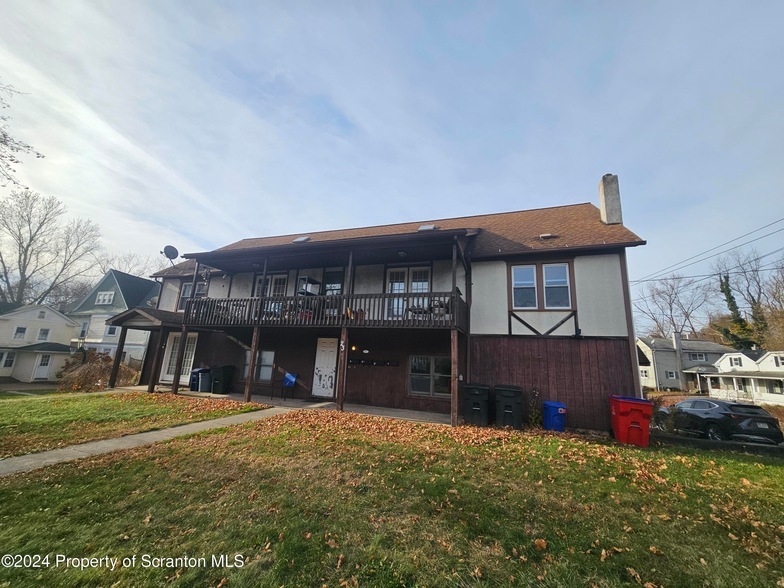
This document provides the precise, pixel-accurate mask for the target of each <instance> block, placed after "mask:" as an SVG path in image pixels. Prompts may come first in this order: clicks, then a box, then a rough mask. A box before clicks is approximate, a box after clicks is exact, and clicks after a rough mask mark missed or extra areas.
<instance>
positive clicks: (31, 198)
mask: <svg viewBox="0 0 784 588" xmlns="http://www.w3.org/2000/svg"><path fill="white" fill-rule="evenodd" d="M65 215H66V208H65V205H64V204H63V203H62V202H60V200H58V199H57V198H55V197H54V196H42V195H41V194H38V193H37V192H31V191H30V190H21V191H13V192H11V194H10V196H8V197H7V198H6V199H5V200H2V201H0V301H2V302H14V303H19V304H40V303H47V302H51V301H52V300H53V299H56V300H57V301H58V302H62V301H63V294H64V293H66V292H68V289H69V288H71V289H73V288H75V287H76V286H77V284H78V283H79V282H82V281H84V280H86V279H89V277H90V276H91V274H93V273H94V271H95V260H94V258H93V255H92V254H93V252H94V251H95V250H96V248H97V247H98V246H99V240H100V236H101V231H100V229H99V227H98V225H96V224H95V223H93V222H92V221H91V220H87V219H67V218H66V216H65ZM77 289H78V288H77Z"/></svg>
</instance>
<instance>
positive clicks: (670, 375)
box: [667, 371, 678, 380]
mask: <svg viewBox="0 0 784 588" xmlns="http://www.w3.org/2000/svg"><path fill="white" fill-rule="evenodd" d="M667 379H668V380H677V379H678V374H676V373H675V372H670V371H668V372H667Z"/></svg>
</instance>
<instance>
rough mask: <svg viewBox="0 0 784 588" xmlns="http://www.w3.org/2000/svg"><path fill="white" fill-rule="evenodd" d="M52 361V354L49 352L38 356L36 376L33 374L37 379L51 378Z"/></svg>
mask: <svg viewBox="0 0 784 588" xmlns="http://www.w3.org/2000/svg"><path fill="white" fill-rule="evenodd" d="M51 363H52V356H51V355H49V354H48V353H44V354H41V355H39V356H38V365H37V366H36V368H35V376H33V378H34V379H36V380H48V379H49V366H50V365H51Z"/></svg>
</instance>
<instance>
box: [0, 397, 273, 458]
mask: <svg viewBox="0 0 784 588" xmlns="http://www.w3.org/2000/svg"><path fill="white" fill-rule="evenodd" d="M17 398H18V400H15V401H10V400H9V401H7V402H3V403H2V410H0V458H3V457H9V456H12V455H22V454H25V453H34V452H38V451H45V450H47V449H54V448H57V447H62V446H65V445H73V444H75V443H83V442H85V441H95V440H98V439H108V438H110V437H119V436H121V435H128V434H130V433H140V432H142V431H151V430H153V429H162V428H164V427H171V426H174V425H182V424H185V423H190V422H194V421H203V420H206V419H212V418H219V417H222V416H227V415H230V414H237V413H240V412H248V411H252V410H259V409H260V408H264V406H263V405H260V404H245V403H241V402H234V401H231V400H223V399H217V400H212V399H207V398H192V397H187V396H177V395H174V394H147V393H144V392H125V393H118V394H96V395H89V394H83V395H78V396H67V395H64V396H52V397H50V398H32V397H25V396H18V397H17Z"/></svg>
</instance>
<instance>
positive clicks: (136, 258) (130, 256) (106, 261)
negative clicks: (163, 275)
mask: <svg viewBox="0 0 784 588" xmlns="http://www.w3.org/2000/svg"><path fill="white" fill-rule="evenodd" d="M96 263H97V264H98V268H99V269H100V271H101V275H103V274H105V273H106V272H108V271H109V270H110V269H115V270H117V271H120V272H125V273H126V274H131V275H132V276H140V277H143V278H146V277H148V276H151V275H152V274H154V273H155V272H157V271H159V270H162V269H163V268H165V267H167V266H168V265H169V264H168V262H167V260H166V258H165V257H163V256H160V257H156V256H152V255H147V256H144V255H141V254H139V253H135V252H133V251H129V252H127V253H115V254H104V255H98V256H96Z"/></svg>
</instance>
